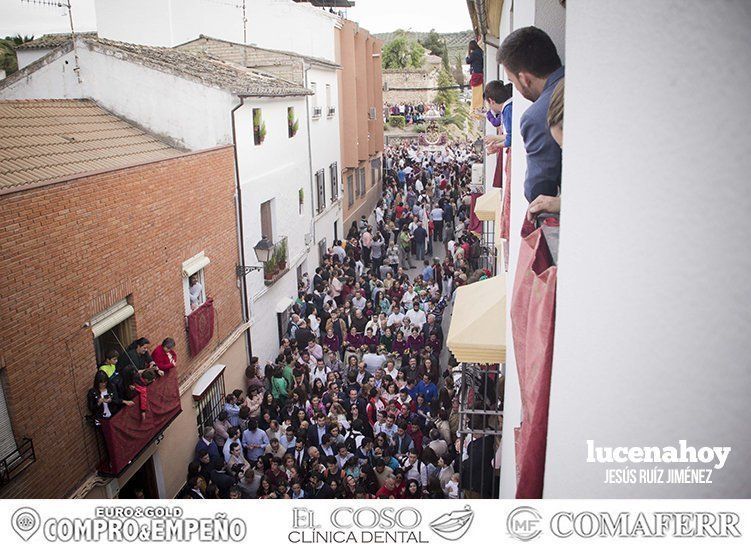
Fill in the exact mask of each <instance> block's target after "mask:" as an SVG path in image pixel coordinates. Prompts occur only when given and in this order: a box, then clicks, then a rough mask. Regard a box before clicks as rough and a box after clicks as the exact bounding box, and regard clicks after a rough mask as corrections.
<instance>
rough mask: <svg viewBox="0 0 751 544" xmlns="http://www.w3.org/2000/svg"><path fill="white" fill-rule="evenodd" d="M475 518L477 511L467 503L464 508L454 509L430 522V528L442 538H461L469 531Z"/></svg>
mask: <svg viewBox="0 0 751 544" xmlns="http://www.w3.org/2000/svg"><path fill="white" fill-rule="evenodd" d="M474 518H475V513H474V512H473V511H472V509H471V508H470V506H469V505H467V506H465V507H464V510H454V511H453V512H449V513H448V514H443V515H442V516H440V517H438V518H436V519H434V520H433V521H432V522H430V528H431V529H432V530H433V532H434V533H435V534H437V535H438V536H440V537H441V538H444V539H446V540H459V539H460V538H461V537H463V536H464V535H465V534H466V533H467V531H468V530H469V527H470V525H472V520H473V519H474Z"/></svg>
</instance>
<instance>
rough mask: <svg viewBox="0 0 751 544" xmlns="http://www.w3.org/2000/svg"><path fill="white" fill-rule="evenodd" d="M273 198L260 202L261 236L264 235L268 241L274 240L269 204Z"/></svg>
mask: <svg viewBox="0 0 751 544" xmlns="http://www.w3.org/2000/svg"><path fill="white" fill-rule="evenodd" d="M273 200H274V199H273V198H272V199H271V200H267V201H266V202H264V203H263V204H261V236H265V237H266V238H267V239H268V241H269V242H273V241H274V225H273V214H272V209H271V205H272V203H273Z"/></svg>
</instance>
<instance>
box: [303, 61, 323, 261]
mask: <svg viewBox="0 0 751 544" xmlns="http://www.w3.org/2000/svg"><path fill="white" fill-rule="evenodd" d="M311 68H312V66H310V65H307V66H306V67H305V69H304V70H303V72H304V76H305V77H304V79H305V88H306V89H307V88H308V70H310V69H311ZM321 112H322V113H321V116H323V109H321ZM305 121H306V123H305V124H306V125H307V126H308V130H307V131H306V132H307V134H308V169H309V170H310V217H311V220H310V222H311V233H310V235H311V237H312V240H311V244H315V243H316V220H315V217H316V208H315V203H314V202H313V200H314V199H313V195H314V194H315V195H316V198H318V189H317V188H316V187H315V186H314V185H315V184H314V182H313V144H312V143H311V136H310V127H311V125H312V124H313V123H312V121H311V118H310V95H308V96H306V97H305ZM324 190H325V188H324ZM307 250H308V248H306V251H307ZM306 272H307V270H306Z"/></svg>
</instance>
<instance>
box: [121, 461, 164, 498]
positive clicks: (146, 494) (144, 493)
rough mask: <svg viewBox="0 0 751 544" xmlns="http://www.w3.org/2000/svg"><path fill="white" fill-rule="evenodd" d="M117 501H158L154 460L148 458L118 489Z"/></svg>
mask: <svg viewBox="0 0 751 544" xmlns="http://www.w3.org/2000/svg"><path fill="white" fill-rule="evenodd" d="M118 498H119V499H140V498H143V499H158V498H159V488H158V487H157V482H156V469H155V468H154V458H153V457H149V458H148V459H147V460H146V462H145V463H144V464H143V465H142V466H141V468H139V469H138V470H137V471H136V472H135V474H133V476H131V477H130V480H128V481H127V483H126V484H125V485H124V486H122V487H121V488H120V493H119V494H118Z"/></svg>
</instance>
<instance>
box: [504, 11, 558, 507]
mask: <svg viewBox="0 0 751 544" xmlns="http://www.w3.org/2000/svg"><path fill="white" fill-rule="evenodd" d="M510 4H511V3H510V2H506V3H504V11H503V15H502V18H501V27H500V28H501V30H504V29H509V30H514V29H517V28H521V27H524V26H530V25H534V26H538V27H540V28H542V29H543V30H544V31H546V32H548V34H550V36H551V38H552V39H553V41H554V43H555V45H556V47H557V48H558V51H559V54H560V55H561V60H564V57H563V54H562V51H563V42H562V39H563V37H564V32H563V31H562V30H561V28H565V10H564V9H563V8H562V7H561V6H560V4H559V3H558V0H516V1H515V2H514V3H513V17H512V15H511V12H510V11H509V9H510ZM507 6H508V7H507ZM539 13H544V14H545V15H546V17H545V20H544V23H545V24H544V25H543V24H542V22H538V21H537V15H538V14H539ZM554 14H555V15H556V16H553V15H554ZM512 22H513V24H512ZM506 35H507V34H503V33H501V36H500V38H501V41H503V38H505V36H506ZM513 104H514V106H513V108H514V109H513V120H512V129H511V138H512V142H511V221H510V238H511V240H509V271H508V278H509V281H508V282H506V285H507V289H508V293H507V297H508V300H509V301H510V300H511V298H512V296H511V295H512V290H513V284H514V281H513V278H514V277H515V275H516V263H517V260H518V258H519V243H520V238H519V232H520V231H521V227H522V223H523V222H524V216H525V214H526V211H527V206H528V202H527V200H526V199H525V198H524V177H525V175H526V172H527V162H526V160H527V159H526V153H525V151H524V145H523V140H522V137H521V132H520V130H519V120H520V119H521V116H522V114H523V113H524V112H525V111H527V108H528V107H529V106H530V104H531V102H529V101H528V100H526V99H525V98H524V97H523V96H521V95H520V94H519V93H518V92H517V91H516V89H514V95H513ZM509 309H510V304H509V306H508V307H507V312H508V310H509ZM506 324H507V325H506V338H507V339H508V342H507V346H506V371H505V372H506V384H505V399H504V407H503V409H504V418H503V437H504V439H503V442H502V445H501V447H502V458H503V467H502V470H501V497H502V498H513V497H515V495H516V462H515V455H516V454H515V452H514V428H516V427H518V426H519V422H520V421H521V399H520V395H519V378H518V373H517V369H516V362H515V358H514V346H513V342H512V338H513V336H512V333H511V317H510V315H508V313H507V315H506Z"/></svg>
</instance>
